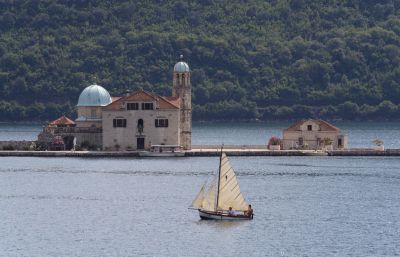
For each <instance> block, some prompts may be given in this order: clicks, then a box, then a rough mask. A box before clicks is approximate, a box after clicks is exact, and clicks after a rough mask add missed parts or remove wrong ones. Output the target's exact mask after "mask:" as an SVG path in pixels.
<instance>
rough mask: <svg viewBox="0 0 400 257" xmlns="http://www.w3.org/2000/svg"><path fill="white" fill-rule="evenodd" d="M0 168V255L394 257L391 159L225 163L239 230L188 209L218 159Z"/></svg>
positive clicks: (18, 161) (395, 203)
mask: <svg viewBox="0 0 400 257" xmlns="http://www.w3.org/2000/svg"><path fill="white" fill-rule="evenodd" d="M0 161H1V165H0V231H2V233H0V256H89V257H90V256H249V255H250V256H395V255H398V254H399V249H400V247H399V243H398V242H400V195H399V193H398V190H399V188H400V180H399V178H400V171H399V169H398V167H400V158H393V157H348V158H345V157H232V158H231V164H232V166H233V167H234V168H235V169H236V171H237V173H238V177H239V183H240V187H241V190H242V192H243V193H244V194H245V196H246V198H247V200H248V201H249V203H251V204H252V205H253V207H254V210H255V218H254V220H252V221H241V222H232V221H226V222H225V221H224V222H218V221H201V220H200V219H199V215H198V212H197V211H196V210H194V211H193V210H188V206H189V205H190V204H191V202H192V200H193V198H194V197H195V195H196V194H197V192H198V190H199V189H200V187H201V185H202V184H203V183H204V181H205V180H206V179H207V178H208V177H209V176H210V175H211V174H212V173H213V172H215V171H216V170H217V169H218V158H217V157H210V158H207V157H203V158H176V159H130V158H118V159H113V158H109V159H95V158H93V159H84V158H28V157H27V158H16V157H3V158H0Z"/></svg>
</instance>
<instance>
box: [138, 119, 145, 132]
mask: <svg viewBox="0 0 400 257" xmlns="http://www.w3.org/2000/svg"><path fill="white" fill-rule="evenodd" d="M143 128H144V125H143V119H138V122H137V129H138V132H139V133H143Z"/></svg>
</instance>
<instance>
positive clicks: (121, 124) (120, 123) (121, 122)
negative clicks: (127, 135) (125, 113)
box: [113, 118, 126, 128]
mask: <svg viewBox="0 0 400 257" xmlns="http://www.w3.org/2000/svg"><path fill="white" fill-rule="evenodd" d="M113 127H114V128H126V119H121V118H117V119H113Z"/></svg>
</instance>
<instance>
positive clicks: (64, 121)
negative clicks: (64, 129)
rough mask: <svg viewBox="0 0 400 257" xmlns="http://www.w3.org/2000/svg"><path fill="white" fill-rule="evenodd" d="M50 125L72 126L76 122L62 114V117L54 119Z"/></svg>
mask: <svg viewBox="0 0 400 257" xmlns="http://www.w3.org/2000/svg"><path fill="white" fill-rule="evenodd" d="M49 125H50V126H60V125H63V126H71V125H75V122H74V121H73V120H71V119H69V118H67V117H65V116H64V115H63V116H61V117H60V118H58V119H56V120H53V121H52V122H50V123H49Z"/></svg>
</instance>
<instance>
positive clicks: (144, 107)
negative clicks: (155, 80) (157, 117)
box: [142, 103, 153, 110]
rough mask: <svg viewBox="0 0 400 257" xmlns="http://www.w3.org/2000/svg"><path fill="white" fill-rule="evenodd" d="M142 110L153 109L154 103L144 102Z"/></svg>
mask: <svg viewBox="0 0 400 257" xmlns="http://www.w3.org/2000/svg"><path fill="white" fill-rule="evenodd" d="M142 110H153V103H142Z"/></svg>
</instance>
